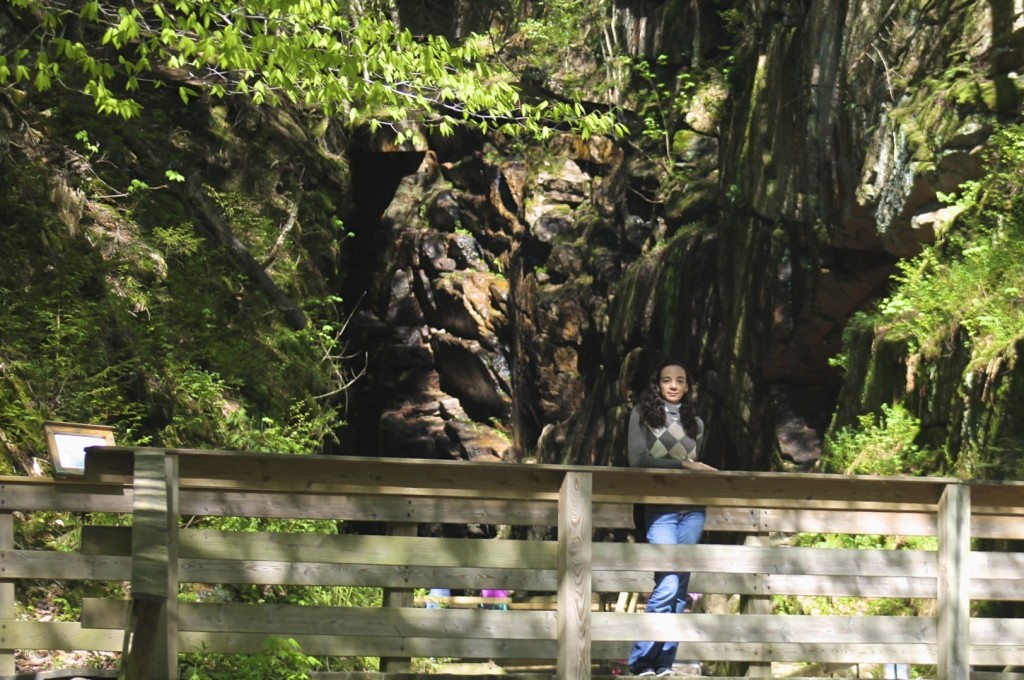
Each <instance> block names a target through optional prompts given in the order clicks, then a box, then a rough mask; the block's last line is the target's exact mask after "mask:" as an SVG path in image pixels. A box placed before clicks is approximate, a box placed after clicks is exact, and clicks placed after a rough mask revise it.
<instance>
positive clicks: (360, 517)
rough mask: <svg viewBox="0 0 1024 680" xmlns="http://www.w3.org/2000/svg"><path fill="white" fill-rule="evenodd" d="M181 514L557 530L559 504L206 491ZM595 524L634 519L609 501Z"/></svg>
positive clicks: (195, 493) (188, 495)
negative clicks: (532, 527) (552, 527)
mask: <svg viewBox="0 0 1024 680" xmlns="http://www.w3.org/2000/svg"><path fill="white" fill-rule="evenodd" d="M181 512H182V514H185V515H233V516H239V517H279V518H301V519H337V520H354V521H372V522H423V523H437V524H509V525H516V526H555V525H557V523H558V504H557V503H556V502H555V501H548V500H536V501H534V502H531V503H523V502H521V501H519V500H508V499H497V500H495V499H485V498H481V499H477V500H475V501H474V502H472V503H466V501H465V500H464V499H461V498H432V497H425V496H421V497H417V498H415V499H414V498H409V497H403V496H366V495H358V496H356V495H348V496H344V495H327V494H312V493H308V494H307V493H287V492H281V493H278V492H273V491H264V492H256V491H236V490H232V489H227V490H223V489H204V488H199V489H185V490H183V492H182V494H181ZM627 520H628V522H629V523H628V524H627ZM595 521H596V522H598V526H607V527H619V528H625V527H629V526H632V517H626V515H625V514H624V513H622V512H621V511H620V506H617V505H613V504H608V503H606V504H603V505H602V506H600V507H597V508H595Z"/></svg>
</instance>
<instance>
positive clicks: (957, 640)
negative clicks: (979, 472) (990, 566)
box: [936, 484, 971, 680]
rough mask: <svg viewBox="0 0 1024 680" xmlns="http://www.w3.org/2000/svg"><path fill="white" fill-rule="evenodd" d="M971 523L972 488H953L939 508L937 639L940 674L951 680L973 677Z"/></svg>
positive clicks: (946, 493)
mask: <svg viewBox="0 0 1024 680" xmlns="http://www.w3.org/2000/svg"><path fill="white" fill-rule="evenodd" d="M970 521H971V489H970V487H968V486H966V485H963V484H950V485H949V486H947V487H946V491H945V493H944V494H943V496H942V502H941V503H940V504H939V519H938V526H939V554H938V567H939V573H938V603H937V609H938V631H937V637H936V643H937V645H938V660H937V663H938V674H939V677H941V678H945V679H948V680H967V679H968V676H969V675H970V637H969V636H970V615H971V614H970V608H971V601H970V596H969V593H968V586H969V581H968V572H967V568H968V566H969V559H970V551H971V536H970Z"/></svg>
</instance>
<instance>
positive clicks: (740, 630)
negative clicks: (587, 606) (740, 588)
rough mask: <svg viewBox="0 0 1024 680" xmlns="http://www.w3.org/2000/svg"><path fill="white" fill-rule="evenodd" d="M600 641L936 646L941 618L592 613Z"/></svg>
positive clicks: (596, 634)
mask: <svg viewBox="0 0 1024 680" xmlns="http://www.w3.org/2000/svg"><path fill="white" fill-rule="evenodd" d="M592 620H593V623H594V626H593V628H594V629H593V636H594V640H619V641H627V640H678V641H679V642H685V643H687V644H689V643H691V642H729V641H731V640H745V641H757V642H762V643H772V642H793V641H800V642H801V643H804V644H810V645H816V644H825V643H837V642H841V643H843V644H877V643H897V644H917V643H921V644H931V643H932V642H933V640H934V639H935V631H936V621H935V619H933V618H929V617H923V616H918V617H913V616H775V615H772V614H742V615H741V614H727V615H720V614H687V615H686V616H679V615H678V614H648V613H643V614H618V613H609V612H597V613H594V614H593V615H592Z"/></svg>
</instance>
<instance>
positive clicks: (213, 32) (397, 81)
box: [0, 0, 625, 142]
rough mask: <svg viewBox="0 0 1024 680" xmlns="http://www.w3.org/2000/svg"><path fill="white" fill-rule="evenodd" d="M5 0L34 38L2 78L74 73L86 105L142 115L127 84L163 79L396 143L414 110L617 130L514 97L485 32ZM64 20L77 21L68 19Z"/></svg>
mask: <svg viewBox="0 0 1024 680" xmlns="http://www.w3.org/2000/svg"><path fill="white" fill-rule="evenodd" d="M11 2H12V5H13V7H15V8H18V9H21V10H22V11H23V12H25V13H26V14H28V15H30V16H31V17H33V18H34V20H35V22H36V26H37V27H36V30H35V33H36V35H34V36H33V37H32V44H33V45H38V48H37V49H29V48H27V47H25V46H20V47H18V48H16V49H14V50H12V51H10V52H8V53H6V54H2V55H0V86H5V85H6V86H8V87H9V86H11V85H17V84H28V83H31V84H32V86H34V87H35V89H37V90H39V91H45V90H48V89H49V88H51V87H52V86H53V85H54V84H55V83H61V84H63V85H64V86H66V87H74V85H73V84H74V83H79V85H78V87H77V88H76V89H81V91H83V92H84V93H85V94H87V95H89V96H90V97H92V99H93V101H94V104H95V106H96V108H97V110H98V111H100V112H102V113H105V114H110V115H118V116H121V117H123V118H126V119H127V118H132V117H134V116H137V115H139V114H140V112H141V105H140V104H139V103H138V102H137V101H136V100H135V99H134V98H133V96H134V93H135V92H137V91H138V90H139V88H140V87H141V86H142V85H143V84H144V83H149V84H151V85H152V86H154V87H159V86H161V85H162V84H164V83H165V82H166V81H168V80H174V81H176V82H180V83H182V84H181V85H180V86H179V87H178V94H179V96H180V97H181V99H182V101H184V102H186V103H188V102H189V101H190V100H192V99H193V98H195V97H197V96H199V95H200V94H206V95H209V96H212V97H217V98H223V97H226V96H229V95H240V96H244V97H247V98H249V99H250V100H251V101H252V102H253V103H255V104H257V105H261V104H268V105H272V106H278V105H282V104H284V103H286V102H287V103H291V104H295V105H301V106H304V107H309V108H313V109H316V110H320V111H322V112H324V113H326V114H327V115H328V116H337V117H339V118H340V119H341V120H343V121H345V122H347V123H350V124H356V123H369V124H370V125H372V126H374V127H379V126H381V125H389V126H391V127H393V128H394V129H395V131H396V133H397V134H398V136H399V141H400V142H401V141H404V140H405V139H407V138H408V137H409V136H411V133H410V132H408V131H407V129H406V128H407V126H409V125H410V124H412V123H414V122H424V123H426V124H428V125H432V126H435V127H437V128H438V129H439V130H440V131H441V132H442V133H444V134H448V133H451V131H452V130H453V128H454V127H455V126H456V125H459V124H464V123H469V124H473V125H476V126H478V127H480V128H482V129H484V130H488V129H493V128H497V129H500V130H502V131H505V132H511V133H522V132H526V133H529V134H534V135H538V136H541V137H543V136H547V135H550V134H551V131H552V125H568V126H570V127H572V128H573V129H575V130H577V131H579V132H580V133H581V134H582V135H583V136H585V137H586V136H590V135H593V134H604V133H611V132H618V133H620V134H623V133H624V132H625V128H624V127H623V126H621V125H620V124H619V123H618V122H617V120H616V119H615V117H614V115H612V114H608V113H587V112H586V111H585V110H584V109H583V107H582V106H581V105H580V104H579V103H578V102H540V103H537V104H529V103H527V102H524V101H523V100H522V99H521V98H520V93H519V91H518V90H517V88H516V87H515V86H514V85H513V84H512V83H513V82H514V76H513V74H512V73H510V72H509V71H507V70H506V69H504V68H502V67H500V66H495V65H492V64H491V63H489V62H488V59H487V57H488V43H487V42H486V40H485V39H484V38H481V37H479V36H471V37H470V38H469V39H467V40H466V41H465V42H463V43H462V44H459V45H453V44H450V43H449V42H448V41H447V40H446V39H445V38H443V37H441V36H426V37H417V36H413V35H412V34H411V33H410V32H409V31H408V30H403V29H400V28H399V27H398V26H396V25H395V24H394V23H392V22H391V21H389V20H387V19H383V18H380V17H376V16H360V17H349V16H348V15H347V14H346V12H345V7H344V6H343V3H340V2H338V1H336V0H296V1H292V0H263V1H262V2H253V3H245V4H240V3H236V2H232V1H231V0H173V1H171V2H161V1H156V2H152V3H149V4H147V5H145V6H138V5H127V6H126V5H124V4H121V3H113V2H101V1H100V0H91V1H89V2H86V3H85V4H84V5H82V6H81V8H80V9H79V10H78V11H77V12H76V11H72V10H71V9H70V7H71V6H70V5H67V4H65V3H63V2H61V1H60V0H11ZM76 24H77V25H78V26H80V27H81V28H84V29H86V30H84V31H81V30H74V31H73V30H68V29H70V28H71V27H72V26H74V25H76ZM72 35H73V36H79V35H85V36H91V37H85V38H83V39H81V40H79V39H76V38H71V37H67V36H72Z"/></svg>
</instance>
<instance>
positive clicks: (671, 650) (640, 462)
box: [627, 361, 715, 676]
mask: <svg viewBox="0 0 1024 680" xmlns="http://www.w3.org/2000/svg"><path fill="white" fill-rule="evenodd" d="M703 436H704V422H703V421H702V420H701V419H700V418H699V417H697V414H696V409H695V407H694V404H693V400H692V398H691V396H690V389H689V383H688V381H687V373H686V369H685V368H683V365H682V363H681V362H679V361H666V362H665V363H663V364H662V365H661V366H660V367H659V368H658V371H657V373H655V375H654V377H653V378H652V380H651V385H650V387H649V388H648V389H647V390H645V391H644V393H643V394H642V395H641V397H640V401H639V403H638V404H637V405H636V406H635V407H634V408H633V410H632V412H631V413H630V416H629V442H628V448H627V453H628V456H629V465H630V467H642V468H666V469H676V470H678V469H685V470H714V469H715V468H713V467H711V466H710V465H707V464H705V463H701V462H700V461H698V460H697V453H698V450H699V443H700V440H701V438H702V437H703ZM704 519H705V509H704V508H703V507H701V506H674V505H647V506H645V507H644V520H645V522H644V523H645V526H646V529H647V542H648V543H654V544H673V545H693V544H696V543H697V542H698V541H700V536H701V533H703V531H704ZM689 582H690V574H689V573H688V572H684V573H680V572H657V573H655V575H654V590H653V591H652V592H651V596H650V598H649V599H648V601H647V607H646V609H645V611H647V612H651V613H659V614H665V613H677V614H682V613H683V611H684V610H685V609H686V588H687V586H688V585H689ZM678 647H679V643H677V642H658V641H643V642H635V643H633V648H632V650H631V651H630V654H629V660H628V663H629V668H630V671H631V672H632V673H633V674H634V675H656V676H666V675H673V671H672V664H673V663H674V662H675V659H676V651H677V649H678Z"/></svg>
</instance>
